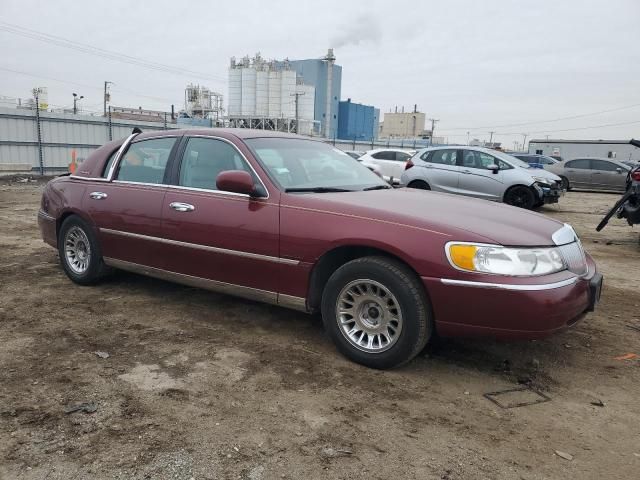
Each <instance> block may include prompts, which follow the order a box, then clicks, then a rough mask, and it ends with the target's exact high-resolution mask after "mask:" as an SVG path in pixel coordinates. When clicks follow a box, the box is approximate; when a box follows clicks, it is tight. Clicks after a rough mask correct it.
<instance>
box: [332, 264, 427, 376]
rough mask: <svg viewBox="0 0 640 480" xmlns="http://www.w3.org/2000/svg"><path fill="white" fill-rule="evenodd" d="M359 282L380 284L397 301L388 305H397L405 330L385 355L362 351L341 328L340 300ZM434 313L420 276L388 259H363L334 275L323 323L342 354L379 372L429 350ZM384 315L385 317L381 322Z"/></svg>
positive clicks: (346, 265) (401, 331)
mask: <svg viewBox="0 0 640 480" xmlns="http://www.w3.org/2000/svg"><path fill="white" fill-rule="evenodd" d="M359 281H363V282H375V283H378V284H380V285H381V286H382V287H383V288H384V289H386V290H387V291H388V292H389V293H390V295H391V297H393V298H392V299H389V300H388V301H389V302H392V300H395V301H397V304H398V307H399V309H397V310H396V312H399V315H400V316H401V320H402V323H401V328H400V329H399V330H400V331H399V333H397V334H396V335H397V336H396V337H395V340H394V341H393V343H392V342H389V346H388V348H387V349H386V350H384V351H379V352H372V351H368V352H367V351H363V350H361V349H359V348H358V347H356V346H355V345H354V344H353V343H352V342H351V341H350V340H348V339H347V334H346V333H343V331H342V328H341V326H340V325H339V322H340V320H339V318H338V312H337V309H338V300H339V299H338V297H339V296H340V294H341V293H342V292H343V289H346V288H348V287H349V285H351V284H353V283H358V282H359ZM365 295H366V293H365ZM383 298H389V297H383ZM363 308H364V309H365V310H367V311H369V310H370V309H369V308H368V307H364V306H363ZM431 312H432V310H431V304H430V302H429V299H428V297H427V294H426V292H425V291H424V287H423V286H422V284H421V282H420V280H419V278H418V277H417V276H416V274H415V273H414V272H413V271H411V270H410V269H409V268H408V267H407V266H405V265H404V264H402V263H400V262H398V261H396V260H393V259H390V258H386V257H363V258H358V259H356V260H352V261H350V262H348V263H346V264H344V265H342V266H341V267H340V268H338V269H337V270H336V271H335V272H334V273H333V275H331V277H330V278H329V281H328V282H327V285H326V286H325V288H324V291H323V294H322V320H323V323H324V327H325V330H326V331H327V333H328V334H329V336H330V337H331V339H332V340H333V342H334V343H335V345H336V347H337V348H338V350H339V351H340V352H341V353H342V354H343V355H344V356H346V357H347V358H349V359H351V360H352V361H354V362H356V363H360V364H362V365H365V366H367V367H371V368H377V369H386V368H393V367H397V366H399V365H402V364H404V363H406V362H408V361H409V360H411V359H412V358H414V357H415V356H416V355H417V354H418V353H419V352H420V351H421V350H422V349H423V348H424V347H425V345H426V344H427V342H428V341H429V339H430V338H431V335H432V334H433V331H434V327H433V314H432V313H431ZM384 315H385V314H381V316H380V319H383V316H384ZM376 317H377V316H376ZM370 318H374V317H370ZM349 328H351V327H349ZM353 328H355V325H354V327H353ZM386 328H387V327H383V331H385V334H390V331H388V330H384V329H386ZM394 328H396V327H394Z"/></svg>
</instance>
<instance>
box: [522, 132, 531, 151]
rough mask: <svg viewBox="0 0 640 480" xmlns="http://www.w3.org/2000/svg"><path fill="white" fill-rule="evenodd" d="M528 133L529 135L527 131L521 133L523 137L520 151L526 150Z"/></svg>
mask: <svg viewBox="0 0 640 480" xmlns="http://www.w3.org/2000/svg"><path fill="white" fill-rule="evenodd" d="M528 135H529V134H528V133H523V134H522V136H523V137H524V138H523V139H522V151H523V152H526V151H528V149H527V136H528Z"/></svg>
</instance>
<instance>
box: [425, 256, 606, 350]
mask: <svg viewBox="0 0 640 480" xmlns="http://www.w3.org/2000/svg"><path fill="white" fill-rule="evenodd" d="M587 262H588V265H589V273H588V274H587V276H584V277H569V278H566V279H563V280H560V281H555V282H553V283H548V284H531V285H529V284H507V283H505V284H491V283H483V282H468V281H462V280H449V281H445V280H443V279H439V278H437V279H436V278H431V277H422V280H423V282H424V285H425V288H426V289H427V292H428V293H429V297H430V299H431V303H432V307H433V313H434V317H435V324H436V330H437V331H438V334H440V335H442V336H445V337H447V336H450V337H473V336H484V337H494V338H499V339H502V340H528V339H540V338H545V337H548V336H550V335H552V334H554V333H556V332H559V331H562V330H564V329H567V328H569V327H571V326H573V325H575V324H576V323H577V322H578V321H580V320H581V319H582V318H584V316H585V315H586V314H587V313H588V312H590V311H592V310H593V309H594V308H595V305H596V304H597V301H598V300H599V295H600V291H601V286H602V275H600V274H598V273H596V268H595V263H594V262H593V260H592V259H591V258H590V257H588V256H587ZM505 281H508V279H507V280H505Z"/></svg>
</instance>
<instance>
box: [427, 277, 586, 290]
mask: <svg viewBox="0 0 640 480" xmlns="http://www.w3.org/2000/svg"><path fill="white" fill-rule="evenodd" d="M440 281H441V282H442V283H443V284H445V285H457V286H462V287H475V288H491V289H497V290H515V291H525V292H530V291H539V290H553V289H554V288H562V287H566V286H568V285H573V284H574V283H576V282H577V281H578V277H572V278H568V279H566V280H561V281H559V282H554V283H543V284H537V285H536V284H529V285H522V284H520V285H518V284H509V283H485V282H471V281H468V280H452V279H449V278H441V279H440Z"/></svg>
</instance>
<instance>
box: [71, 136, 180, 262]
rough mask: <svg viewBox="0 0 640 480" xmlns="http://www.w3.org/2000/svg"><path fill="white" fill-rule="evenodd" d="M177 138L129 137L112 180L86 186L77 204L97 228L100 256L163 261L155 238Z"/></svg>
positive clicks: (160, 244)
mask: <svg viewBox="0 0 640 480" xmlns="http://www.w3.org/2000/svg"><path fill="white" fill-rule="evenodd" d="M177 143H178V137H168V136H162V137H158V138H144V139H141V140H139V141H134V142H133V143H131V145H130V146H129V147H128V149H127V151H126V152H125V153H124V155H123V156H122V158H121V160H120V162H119V165H118V168H117V170H116V172H115V175H114V180H113V181H112V182H100V183H98V182H96V184H94V186H92V188H89V189H87V191H86V198H85V199H84V202H83V208H84V209H85V211H86V212H87V213H88V214H89V215H90V217H91V218H92V220H93V222H94V223H95V225H96V226H97V228H98V237H99V239H100V246H101V249H102V254H103V256H104V257H106V258H113V259H116V260H120V261H125V262H130V263H135V264H139V265H146V266H152V267H156V268H162V267H163V258H164V251H163V245H162V243H160V242H159V241H158V238H159V237H160V236H161V209H162V200H163V198H164V194H165V190H166V186H165V183H166V182H165V173H166V171H165V170H166V166H167V164H168V162H169V159H170V158H171V157H172V156H173V155H175V151H176V150H177V148H176V145H177ZM113 158H114V157H112V159H111V161H113ZM110 164H111V162H109V164H108V165H107V168H106V170H108V169H109V166H110ZM106 174H107V172H105V173H104V174H103V175H104V176H105V177H106Z"/></svg>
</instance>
